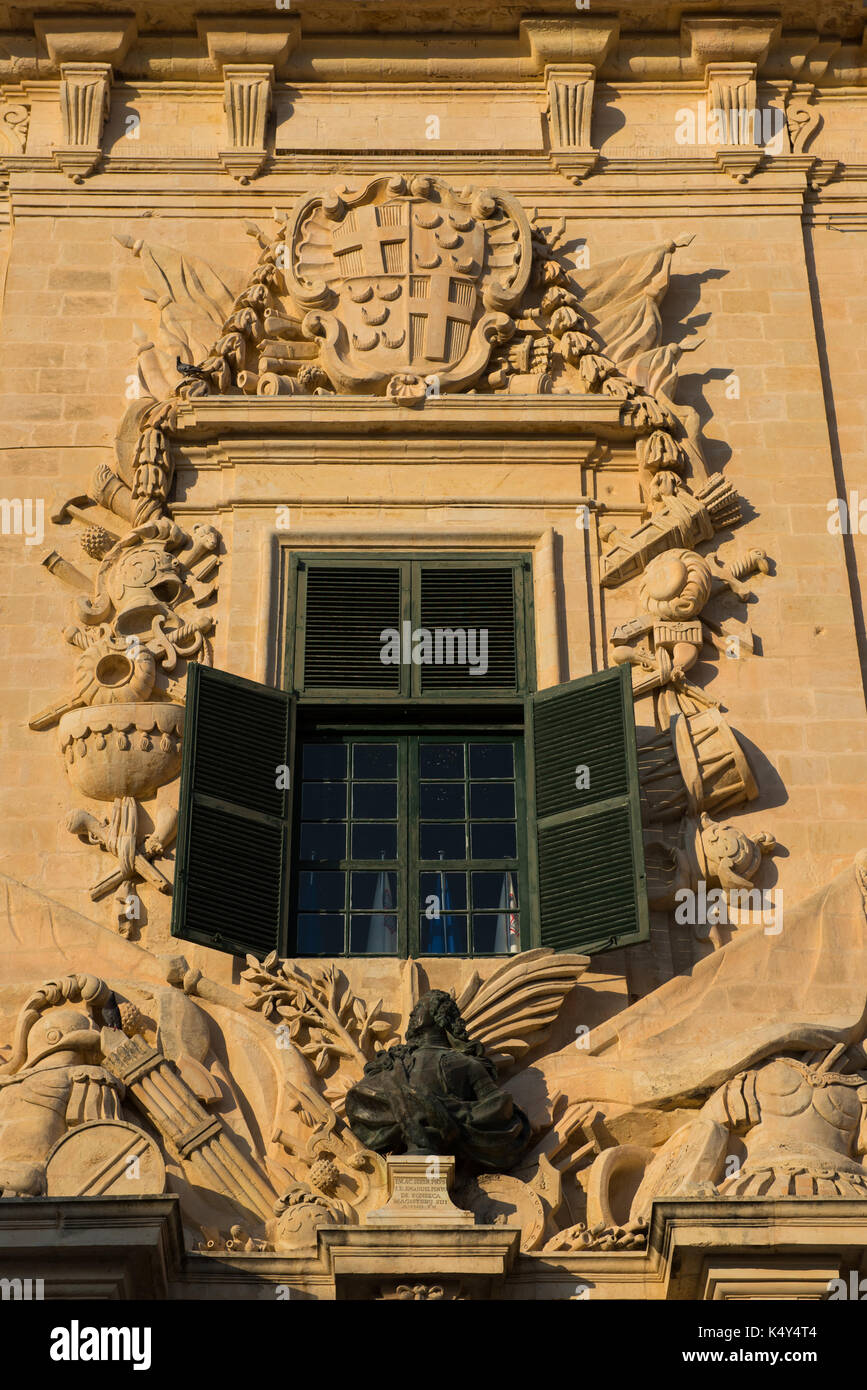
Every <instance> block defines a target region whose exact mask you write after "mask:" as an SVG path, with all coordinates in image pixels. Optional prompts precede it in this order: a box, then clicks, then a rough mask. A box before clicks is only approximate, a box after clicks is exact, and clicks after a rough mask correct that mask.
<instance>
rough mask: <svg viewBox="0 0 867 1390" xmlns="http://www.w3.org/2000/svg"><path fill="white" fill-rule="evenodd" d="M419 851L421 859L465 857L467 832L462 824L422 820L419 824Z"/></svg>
mask: <svg viewBox="0 0 867 1390" xmlns="http://www.w3.org/2000/svg"><path fill="white" fill-rule="evenodd" d="M419 852H420V854H421V857H422V859H465V858H466V853H467V832H466V827H465V826H463V825H446V824H437V822H436V821H432V822H430V821H429V822H426V823H425V822H422V824H421V825H420V826H419Z"/></svg>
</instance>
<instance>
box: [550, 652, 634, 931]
mask: <svg viewBox="0 0 867 1390" xmlns="http://www.w3.org/2000/svg"><path fill="white" fill-rule="evenodd" d="M533 751H534V780H535V807H536V833H537V840H538V853H539V898H540V915H541V927H542V930H541V942H542V945H543V946H553V947H554V949H555V950H558V951H565V950H570V951H581V952H583V953H584V954H585V955H589V954H592V953H593V952H598V951H605V950H610V949H612V948H614V947H616V946H627V945H631V944H633V943H634V942H637V941H646V940H647V937H648V934H649V922H648V912H647V891H646V884H645V873H644V850H643V844H642V836H641V815H640V809H639V796H638V758H637V752H636V745H635V717H634V713H633V704H632V686H631V682H630V669H629V667H627V666H618V667H614V668H613V669H612V670H609V671H600V672H599V673H597V674H596V675H593V676H587V677H585V678H584V679H583V680H577V681H570V682H569V683H568V684H566V685H558V686H554V687H553V688H552V689H550V690H543V691H540V692H539V693H538V694H537V695H535V696H534V697H533ZM585 770H586V772H585Z"/></svg>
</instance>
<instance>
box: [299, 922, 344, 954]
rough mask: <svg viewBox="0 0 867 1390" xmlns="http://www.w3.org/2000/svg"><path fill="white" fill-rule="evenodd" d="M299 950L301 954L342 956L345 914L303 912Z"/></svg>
mask: <svg viewBox="0 0 867 1390" xmlns="http://www.w3.org/2000/svg"><path fill="white" fill-rule="evenodd" d="M297 950H298V954H299V956H316V955H320V956H342V955H343V951H344V942H343V914H342V913H341V914H340V915H332V916H326V915H325V914H324V913H318V914H311V915H307V914H305V913H301V914H300V916H299V918H298V946H297Z"/></svg>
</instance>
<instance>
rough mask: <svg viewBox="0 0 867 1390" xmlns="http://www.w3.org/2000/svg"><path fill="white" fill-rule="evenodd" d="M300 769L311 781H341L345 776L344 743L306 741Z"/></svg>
mask: <svg viewBox="0 0 867 1390" xmlns="http://www.w3.org/2000/svg"><path fill="white" fill-rule="evenodd" d="M302 770H303V775H304V776H305V777H309V778H310V779H311V781H313V780H315V779H320V780H323V781H338V782H339V781H341V780H342V779H343V778H344V777H345V776H346V744H345V743H306V744H305V745H304V757H303V759H302Z"/></svg>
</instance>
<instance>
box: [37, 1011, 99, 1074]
mask: <svg viewBox="0 0 867 1390" xmlns="http://www.w3.org/2000/svg"><path fill="white" fill-rule="evenodd" d="M99 1039H100V1030H99V1028H97V1026H96V1024H95V1023H94V1021H93V1019H92V1018H91V1017H90V1016H89V1015H88V1014H85V1013H81V1012H80V1011H79V1010H78V1009H51V1010H49V1012H48V1013H47V1014H45V1015H44V1016H43V1017H42V1018H40V1019H39V1020H38V1021H37V1022H36V1023H34V1025H33V1027H32V1028H31V1029H30V1034H29V1036H28V1039H27V1066H28V1067H34V1066H36V1064H37V1062H42V1061H44V1059H45V1058H46V1057H50V1056H51V1054H52V1053H54V1052H78V1053H88V1052H94V1051H95V1050H96V1049H97V1048H98V1047H99Z"/></svg>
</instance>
